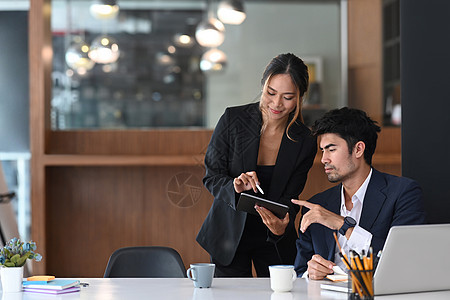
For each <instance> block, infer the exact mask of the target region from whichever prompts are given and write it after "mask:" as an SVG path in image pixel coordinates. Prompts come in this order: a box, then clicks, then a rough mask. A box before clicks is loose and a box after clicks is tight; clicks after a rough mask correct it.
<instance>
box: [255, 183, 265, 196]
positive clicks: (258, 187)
mask: <svg viewBox="0 0 450 300" xmlns="http://www.w3.org/2000/svg"><path fill="white" fill-rule="evenodd" d="M256 188H257V189H258V191H259V192H260V193H261V194H263V195H264V192H263V190H262V188H261V187H260V186H259V184H257V185H256Z"/></svg>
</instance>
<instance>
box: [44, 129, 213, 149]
mask: <svg viewBox="0 0 450 300" xmlns="http://www.w3.org/2000/svg"><path fill="white" fill-rule="evenodd" d="M211 134H212V131H211V130H195V129H192V130H186V129H185V130H122V131H109V130H97V131H52V132H51V135H50V137H49V143H48V148H47V150H46V153H47V154H64V155H66V154H80V155H88V154H90V155H111V154H114V155H158V154H159V155H161V154H162V155H181V154H202V153H204V151H206V147H207V145H208V142H209V139H210V138H211Z"/></svg>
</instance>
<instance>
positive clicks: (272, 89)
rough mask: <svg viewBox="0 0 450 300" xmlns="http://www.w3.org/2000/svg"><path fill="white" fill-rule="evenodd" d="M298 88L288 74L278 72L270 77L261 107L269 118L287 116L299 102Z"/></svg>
mask: <svg viewBox="0 0 450 300" xmlns="http://www.w3.org/2000/svg"><path fill="white" fill-rule="evenodd" d="M298 97H299V96H298V92H297V88H296V86H295V85H294V83H293V82H292V79H291V76H289V75H288V74H277V75H274V76H272V77H271V78H270V79H269V82H268V84H267V88H266V89H265V90H264V91H263V95H262V97H261V109H262V110H263V111H265V112H267V115H268V117H269V119H277V120H279V119H283V118H287V117H288V116H289V114H290V113H291V112H292V111H293V110H294V109H295V107H296V106H297V102H298Z"/></svg>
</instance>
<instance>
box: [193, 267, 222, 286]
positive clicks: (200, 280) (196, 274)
mask: <svg viewBox="0 0 450 300" xmlns="http://www.w3.org/2000/svg"><path fill="white" fill-rule="evenodd" d="M215 268H216V265H215V264H205V263H200V264H191V267H190V268H189V269H188V270H187V272H186V275H187V277H188V278H189V279H190V280H192V281H194V286H195V287H196V288H209V287H211V284H212V280H213V277H214V270H215Z"/></svg>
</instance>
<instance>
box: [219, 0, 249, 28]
mask: <svg viewBox="0 0 450 300" xmlns="http://www.w3.org/2000/svg"><path fill="white" fill-rule="evenodd" d="M217 16H218V17H219V19H220V21H222V22H223V23H225V24H232V25H239V24H241V23H242V22H244V20H245V18H246V16H247V15H246V14H245V10H244V3H243V1H242V0H223V1H221V2H220V3H219V7H218V9H217Z"/></svg>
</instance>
